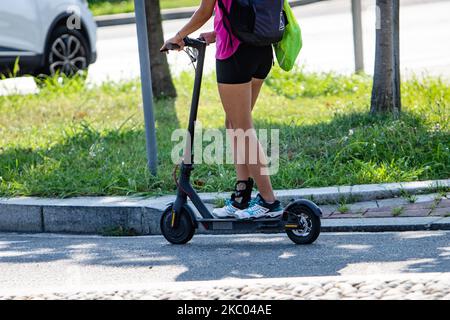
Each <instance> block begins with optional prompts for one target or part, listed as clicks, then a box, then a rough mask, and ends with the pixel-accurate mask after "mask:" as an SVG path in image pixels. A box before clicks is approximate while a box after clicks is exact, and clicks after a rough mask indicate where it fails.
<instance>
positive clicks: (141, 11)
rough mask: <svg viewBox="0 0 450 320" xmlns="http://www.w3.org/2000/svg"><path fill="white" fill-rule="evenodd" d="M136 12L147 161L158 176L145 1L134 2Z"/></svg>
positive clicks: (152, 171)
mask: <svg viewBox="0 0 450 320" xmlns="http://www.w3.org/2000/svg"><path fill="white" fill-rule="evenodd" d="M134 8H135V12H136V29H137V38H138V46H139V61H140V66H141V86H142V101H143V106H144V121H145V137H146V143H147V161H148V168H149V170H150V172H151V174H153V175H156V173H157V163H158V152H157V150H158V147H157V144H156V129H155V117H154V115H153V90H152V75H151V67H150V50H149V47H148V33H147V17H146V14H145V0H134Z"/></svg>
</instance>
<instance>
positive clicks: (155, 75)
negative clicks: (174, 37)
mask: <svg viewBox="0 0 450 320" xmlns="http://www.w3.org/2000/svg"><path fill="white" fill-rule="evenodd" d="M145 11H146V14H147V30H148V37H149V39H148V43H149V47H150V57H151V70H152V87H153V95H154V96H155V98H162V97H172V98H174V97H176V96H177V92H176V89H175V86H174V85H173V82H172V77H171V75H170V69H169V64H168V63H167V57H166V55H165V54H162V53H160V52H159V49H160V48H161V46H162V45H163V43H164V36H163V30H162V21H161V9H160V6H159V0H146V1H145Z"/></svg>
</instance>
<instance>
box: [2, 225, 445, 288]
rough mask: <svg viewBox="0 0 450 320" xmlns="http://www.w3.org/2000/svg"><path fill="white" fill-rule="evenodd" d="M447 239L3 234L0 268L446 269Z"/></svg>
mask: <svg viewBox="0 0 450 320" xmlns="http://www.w3.org/2000/svg"><path fill="white" fill-rule="evenodd" d="M449 240H450V233H448V232H440V231H429V232H405V233H370V234H369V233H365V234H363V233H355V234H349V233H339V234H338V233H336V234H322V235H321V236H320V238H319V239H318V241H317V242H316V243H315V244H313V245H310V246H296V245H293V244H292V243H291V242H290V241H289V240H288V239H287V237H286V236H285V235H281V234H280V235H239V236H232V237H225V236H197V237H194V239H193V241H192V242H191V243H190V244H188V245H185V246H173V245H169V244H168V243H167V242H166V241H165V240H164V239H163V238H162V237H136V238H102V237H77V236H75V237H59V236H52V235H38V236H20V235H5V234H4V235H0V257H1V259H0V268H1V266H2V264H16V263H20V264H41V263H47V262H55V263H56V262H62V261H63V260H64V261H71V263H73V264H74V265H77V266H78V267H80V268H81V269H83V268H85V267H86V268H87V267H93V266H100V267H111V268H113V269H106V270H113V271H114V270H115V271H121V270H122V271H123V270H125V269H130V268H136V270H137V271H136V272H140V273H142V276H144V277H145V279H146V280H149V279H150V280H154V281H172V280H175V281H192V280H198V281H199V280H221V279H227V278H246V279H249V278H272V277H275V278H278V277H304V276H334V275H366V274H383V273H407V272H449V271H450V246H449V243H450V241H449ZM174 270H175V272H173V271H174ZM183 270H184V271H183ZM113 271H112V272H113ZM169 274H172V276H170V275H169ZM173 274H175V278H173Z"/></svg>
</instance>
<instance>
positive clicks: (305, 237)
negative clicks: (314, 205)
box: [286, 205, 321, 244]
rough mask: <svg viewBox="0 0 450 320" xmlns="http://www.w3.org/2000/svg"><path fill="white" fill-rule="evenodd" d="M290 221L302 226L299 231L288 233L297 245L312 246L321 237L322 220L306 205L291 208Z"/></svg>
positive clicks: (289, 231) (289, 230) (293, 230)
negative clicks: (292, 220)
mask: <svg viewBox="0 0 450 320" xmlns="http://www.w3.org/2000/svg"><path fill="white" fill-rule="evenodd" d="M289 219H290V220H291V219H294V220H296V221H295V222H296V223H298V224H299V226H301V228H299V229H287V230H286V233H287V235H288V237H289V239H291V240H292V241H293V242H294V243H295V244H311V243H313V242H314V241H316V239H317V238H318V237H319V234H320V228H321V223H320V218H319V217H318V216H317V215H316V214H315V213H314V212H313V211H312V210H311V209H310V208H308V207H307V206H305V205H294V206H292V207H291V208H289Z"/></svg>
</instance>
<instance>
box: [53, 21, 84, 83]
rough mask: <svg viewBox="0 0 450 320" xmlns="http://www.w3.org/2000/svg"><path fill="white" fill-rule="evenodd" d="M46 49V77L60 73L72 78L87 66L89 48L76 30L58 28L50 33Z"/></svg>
mask: <svg viewBox="0 0 450 320" xmlns="http://www.w3.org/2000/svg"><path fill="white" fill-rule="evenodd" d="M47 48H48V49H47V52H46V57H45V59H46V61H45V63H46V65H45V67H44V73H45V74H47V75H55V74H57V73H61V74H65V75H67V76H73V75H76V74H79V73H82V72H81V71H85V70H87V68H88V66H89V46H88V43H87V40H86V38H85V37H84V36H83V34H82V33H81V32H79V31H78V30H69V29H67V28H66V27H58V28H57V29H55V31H54V32H53V33H52V35H51V37H50V41H49V43H48V47H47Z"/></svg>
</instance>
